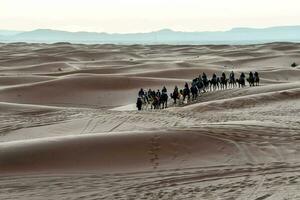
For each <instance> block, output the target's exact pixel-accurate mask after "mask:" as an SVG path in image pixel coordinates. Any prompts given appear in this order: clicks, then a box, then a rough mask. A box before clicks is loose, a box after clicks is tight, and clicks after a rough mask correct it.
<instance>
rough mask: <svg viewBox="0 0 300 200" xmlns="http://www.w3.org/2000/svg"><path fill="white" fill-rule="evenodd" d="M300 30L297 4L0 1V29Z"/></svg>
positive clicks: (289, 0) (282, 0)
mask: <svg viewBox="0 0 300 200" xmlns="http://www.w3.org/2000/svg"><path fill="white" fill-rule="evenodd" d="M278 25H300V0H0V29H9V30H33V29H38V28H50V29H59V30H68V31H97V32H122V33H124V32H148V31H153V30H159V29H163V28H170V29H174V30H181V31H204V30H205V31H211V30H228V29H231V28H233V27H270V26H278Z"/></svg>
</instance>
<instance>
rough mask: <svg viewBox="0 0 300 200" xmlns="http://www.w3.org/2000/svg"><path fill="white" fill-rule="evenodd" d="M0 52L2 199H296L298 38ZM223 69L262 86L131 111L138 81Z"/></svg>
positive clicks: (174, 81) (2, 47)
mask: <svg viewBox="0 0 300 200" xmlns="http://www.w3.org/2000/svg"><path fill="white" fill-rule="evenodd" d="M0 52H1V55H0V199H242V200H244V199H254V200H262V199H276V200H278V199H279V200H281V199H282V200H283V199H293V200H294V199H299V192H298V191H299V183H300V176H299V169H300V166H299V163H300V161H299V152H300V149H299V146H300V144H299V141H300V123H299V119H300V116H299V113H300V104H299V102H300V82H299V75H300V68H299V64H300V57H299V55H300V45H299V44H298V43H271V44H259V45H206V46H201V45H124V46H122V45H111V44H103V45H102V44H101V45H100V44H95V45H82V44H69V43H55V44H26V43H13V44H0ZM293 62H296V63H297V64H298V66H297V67H294V68H293V67H291V64H292V63H293ZM223 71H224V72H226V73H227V74H229V72H231V71H234V72H235V73H236V77H238V76H239V74H240V73H241V72H245V73H246V74H248V72H249V71H258V72H259V74H260V78H261V85H260V86H259V87H249V86H248V85H247V86H246V87H245V88H237V87H236V88H229V89H226V90H217V91H209V92H207V93H203V94H201V96H200V97H199V98H198V99H197V100H195V101H192V102H189V103H188V104H184V105H176V106H174V105H172V102H169V106H170V108H168V109H166V110H144V111H141V112H138V111H135V110H132V108H135V101H136V97H137V92H138V90H139V89H140V88H141V87H142V88H144V89H148V88H152V89H155V90H156V89H161V88H162V86H164V85H165V86H167V89H168V93H170V92H172V90H173V88H174V86H175V85H178V86H179V87H180V88H182V87H183V85H184V83H185V82H188V83H190V82H191V79H193V78H195V77H197V76H199V74H201V73H202V72H205V73H207V74H208V76H209V77H210V76H211V75H212V74H213V73H217V75H218V76H220V75H221V73H222V72H223ZM170 101H171V100H170Z"/></svg>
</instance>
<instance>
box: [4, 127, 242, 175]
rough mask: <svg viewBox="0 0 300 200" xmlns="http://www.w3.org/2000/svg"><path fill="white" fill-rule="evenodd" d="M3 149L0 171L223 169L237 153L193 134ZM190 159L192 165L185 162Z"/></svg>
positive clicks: (114, 136) (106, 137) (89, 138)
mask: <svg viewBox="0 0 300 200" xmlns="http://www.w3.org/2000/svg"><path fill="white" fill-rule="evenodd" d="M0 150H1V151H0V170H1V172H2V173H12V172H18V173H20V172H22V173H23V172H31V173H38V172H42V171H44V172H45V171H48V172H60V171H65V172H66V171H69V172H72V171H73V172H74V171H85V172H89V171H98V172H100V173H109V172H113V173H121V172H136V171H145V170H146V171H147V170H153V169H161V170H162V169H168V168H177V167H192V166H195V165H203V166H209V165H220V164H221V163H223V162H224V161H226V160H227V159H229V158H231V157H234V155H235V154H237V149H236V147H235V146H233V145H232V144H231V143H230V142H228V141H226V140H222V139H218V138H214V137H211V136H207V135H205V134H203V133H201V131H192V130H190V131H189V130H169V131H163V132H159V131H155V132H150V131H148V132H125V133H110V134H94V135H85V136H68V137H58V138H46V139H38V140H28V141H25V142H9V143H5V144H1V145H0ZM187 156H190V157H192V158H193V162H185V163H183V164H182V160H183V159H185V158H186V157H187ZM211 158H214V159H211ZM234 162H238V161H237V160H233V161H232V163H231V164H233V163H234ZM235 164H236V163H235Z"/></svg>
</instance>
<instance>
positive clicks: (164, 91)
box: [161, 86, 168, 94]
mask: <svg viewBox="0 0 300 200" xmlns="http://www.w3.org/2000/svg"><path fill="white" fill-rule="evenodd" d="M161 92H162V93H165V94H166V93H167V92H168V91H167V88H166V86H164V87H163V89H162V90H161Z"/></svg>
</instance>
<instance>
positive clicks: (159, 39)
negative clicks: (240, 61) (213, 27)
mask: <svg viewBox="0 0 300 200" xmlns="http://www.w3.org/2000/svg"><path fill="white" fill-rule="evenodd" d="M0 42H33V43H36V42H37V43H56V42H70V43H86V44H91V43H92V44H93V43H112V44H251V43H265V42H300V26H280V27H271V28H261V29H258V28H234V29H231V30H229V31H213V32H181V31H173V30H170V29H163V30H159V31H154V32H148V33H127V34H121V33H96V32H68V31H59V30H51V29H37V30H33V31H24V32H22V31H7V30H0Z"/></svg>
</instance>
